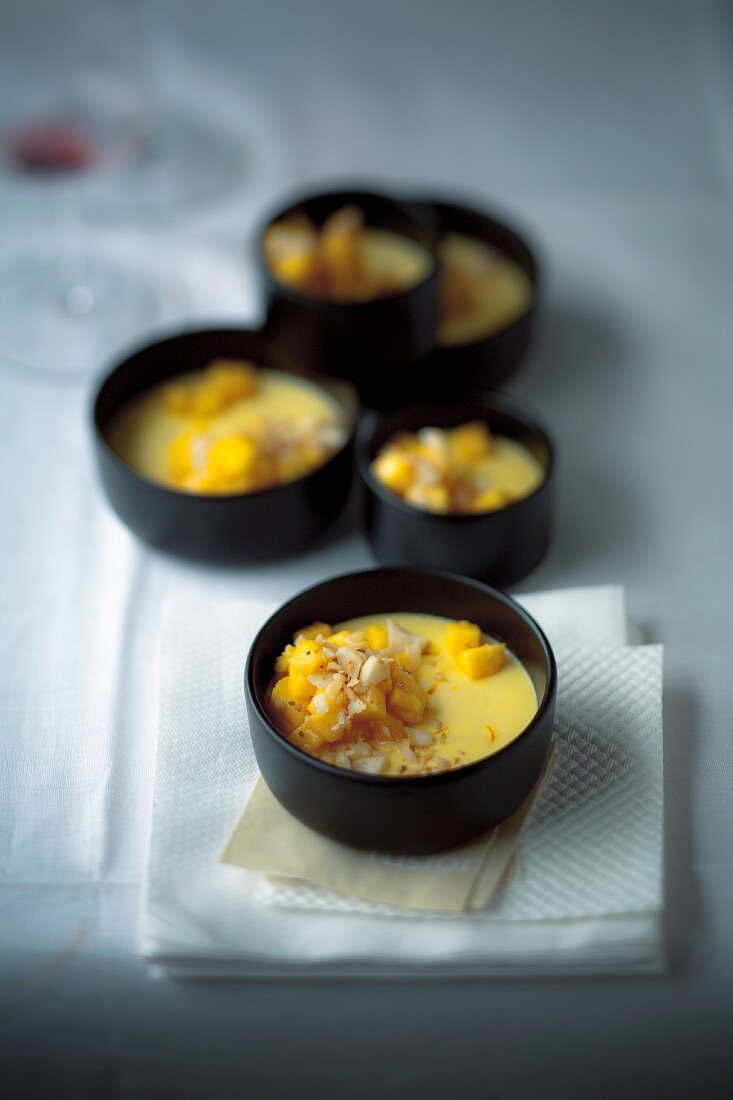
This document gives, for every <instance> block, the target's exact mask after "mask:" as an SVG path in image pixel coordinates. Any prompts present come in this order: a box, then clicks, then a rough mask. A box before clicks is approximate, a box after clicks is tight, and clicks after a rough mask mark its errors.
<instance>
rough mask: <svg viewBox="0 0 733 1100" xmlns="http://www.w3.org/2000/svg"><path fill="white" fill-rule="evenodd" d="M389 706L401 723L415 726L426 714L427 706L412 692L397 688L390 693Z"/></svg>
mask: <svg viewBox="0 0 733 1100" xmlns="http://www.w3.org/2000/svg"><path fill="white" fill-rule="evenodd" d="M389 705H390V707H391V708H392V710H393V711H394V712H395V714H396V715H397V716H398V718H400V720H401V721H403V722H407V723H408V725H415V724H417V723H418V722H419V721H420V720H421V719H422V716H423V714H424V713H425V704H424V703H423V702H422V700H420V699H418V697H417V696H416V695H413V694H412V692H409V691H405V689H404V688H401V687H395V688H393V689H392V691H391V692H390V696H389Z"/></svg>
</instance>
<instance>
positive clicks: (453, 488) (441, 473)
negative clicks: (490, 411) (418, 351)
mask: <svg viewBox="0 0 733 1100" xmlns="http://www.w3.org/2000/svg"><path fill="white" fill-rule="evenodd" d="M372 472H373V473H374V476H375V477H376V478H377V479H378V480H379V481H380V482H381V483H382V484H383V485H384V486H386V488H388V489H390V490H391V491H392V492H393V493H396V494H397V495H398V496H400V497H402V499H403V500H405V501H407V502H408V503H409V504H414V505H416V506H417V507H418V508H424V509H426V510H427V511H431V512H439V513H451V514H459V513H478V512H492V511H495V510H496V509H498V508H504V507H506V506H507V505H508V504H512V503H513V502H514V501H517V500H521V499H522V498H523V497H526V496H529V495H530V493H533V492H534V491H535V489H537V488H538V486H539V485H541V484H542V482H543V481H544V479H545V470H544V468H543V466H542V463H541V462H540V461H539V459H538V458H537V457H536V456H535V455H534V454H533V453H532V452H531V451H530V450H529V449H528V448H527V447H525V446H524V445H523V444H522V443H519V442H518V441H517V440H515V439H510V438H508V437H506V436H501V435H492V433H491V432H490V430H489V428H488V427H487V426H486V424H484V423H483V422H482V421H478V420H477V421H474V422H472V423H468V424H461V425H460V426H459V427H456V428H445V429H444V428H422V429H421V430H420V431H419V432H416V433H412V432H401V433H399V434H397V435H395V436H393V438H392V439H390V440H388V441H387V442H386V443H385V444H384V446H383V447H382V448H381V450H380V451H379V454H378V455H377V456H376V458H375V459H374V461H373V462H372Z"/></svg>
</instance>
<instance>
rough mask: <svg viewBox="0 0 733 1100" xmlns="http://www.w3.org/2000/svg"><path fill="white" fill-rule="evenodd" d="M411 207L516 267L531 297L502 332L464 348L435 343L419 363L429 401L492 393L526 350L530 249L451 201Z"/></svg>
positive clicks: (535, 271)
mask: <svg viewBox="0 0 733 1100" xmlns="http://www.w3.org/2000/svg"><path fill="white" fill-rule="evenodd" d="M411 209H412V210H413V211H414V213H415V214H416V215H418V216H419V215H420V214H421V213H422V215H423V217H424V218H425V219H426V220H429V219H432V224H434V225H435V227H436V229H437V232H438V233H439V234H443V233H462V234H465V235H466V236H467V237H476V238H477V239H478V240H481V241H484V242H485V243H486V244H490V245H492V246H493V247H494V248H496V249H498V250H499V251H500V252H503V253H505V254H506V255H507V256H509V258H510V259H512V260H514V262H515V263H517V264H518V265H519V267H521V269H522V270H523V271H524V272H525V274H526V275H527V276H528V277H529V279H530V282H531V283H532V286H533V289H534V293H533V295H532V301H531V303H530V305H529V308H528V309H527V310H526V311H525V312H524V313H523V314H522V315H521V316H520V317H518V318H517V319H516V320H515V321H512V322H511V323H510V324H508V325H506V326H505V327H504V328H501V329H499V330H498V331H497V332H493V333H491V334H489V335H488V336H484V337H482V338H481V339H479V340H475V341H472V342H471V343H468V344H456V345H453V346H450V347H449V346H441V345H439V344H436V345H435V347H434V348H433V350H432V352H431V354H430V356H429V357H428V358H427V359H426V361H425V364H424V366H425V378H426V383H427V389H426V390H424V391H423V392H424V393H426V394H427V395H428V397H429V398H430V397H431V395H434V396H435V397H436V398H438V397H439V398H441V399H445V398H447V397H451V396H458V395H461V394H465V393H466V392H467V391H469V390H472V389H474V390H475V389H478V390H481V389H495V388H496V387H498V386H500V385H502V383H504V382H506V380H507V379H508V378H511V376H512V375H514V374H515V373H516V372H517V370H518V368H519V367H520V366H521V364H522V362H523V361H524V359H525V357H526V355H527V352H528V350H529V346H530V342H531V338H532V332H533V328H534V324H535V318H536V314H537V297H538V293H539V283H540V272H539V266H538V262H537V258H536V254H535V251H534V250H533V248H532V247H531V246H530V244H529V243H528V241H527V240H526V238H525V237H524V236H521V235H520V234H519V232H517V230H515V229H513V228H511V226H509V225H507V223H506V222H504V221H500V220H499V219H498V218H496V217H493V216H492V215H490V214H488V213H482V212H481V211H480V210H477V209H475V208H473V207H470V206H463V205H461V204H458V203H455V202H440V201H434V202H432V201H431V202H428V201H424V202H416V203H415V204H414V205H413V206H412V207H411Z"/></svg>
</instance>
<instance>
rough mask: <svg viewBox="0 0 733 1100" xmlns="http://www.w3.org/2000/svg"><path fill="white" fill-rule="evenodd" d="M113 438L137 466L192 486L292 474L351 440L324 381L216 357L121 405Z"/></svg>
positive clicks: (243, 486)
mask: <svg viewBox="0 0 733 1100" xmlns="http://www.w3.org/2000/svg"><path fill="white" fill-rule="evenodd" d="M108 439H109V442H110V444H111V446H112V447H113V449H114V450H115V451H116V452H117V454H118V455H119V456H120V457H121V458H122V459H124V460H125V461H126V462H127V463H129V465H130V466H132V467H133V468H134V469H136V470H137V471H139V473H141V474H144V475H145V476H146V477H149V478H151V479H152V480H153V481H158V482H161V483H162V484H164V485H167V486H170V487H172V488H175V489H181V490H183V491H184V492H190V493H215V494H218V493H246V492H253V491H254V490H256V489H264V488H267V487H268V486H272V485H278V484H281V483H284V482H288V481H294V480H295V479H296V478H299V477H302V476H303V475H304V474H307V473H309V472H310V471H311V470H313V469H315V468H316V467H317V466H320V465H322V464H323V463H324V462H325V461H326V460H327V459H328V458H330V457H331V455H333V454H334V453H335V452H336V451H337V450H339V449H340V447H341V446H342V445H343V443H344V441H345V439H346V426H345V423H344V416H343V413H342V411H341V409H340V408H339V406H338V405H337V403H336V402H335V401H334V400H333V399H332V398H331V397H330V395H329V394H327V393H326V391H325V390H323V389H321V388H320V387H319V386H316V385H314V384H313V383H311V382H308V381H307V380H305V379H301V378H297V377H296V376H295V375H291V374H286V373H285V372H283V371H277V370H270V369H268V368H260V367H255V366H253V365H252V364H251V363H248V362H245V361H240V360H215V361H214V362H212V363H210V364H209V366H208V367H206V369H205V370H202V371H192V372H191V373H189V374H182V375H180V376H178V377H176V379H175V380H174V381H172V382H165V383H161V384H160V385H158V386H154V387H152V388H151V389H150V390H147V391H146V392H145V393H144V394H142V395H141V396H140V397H138V398H136V399H135V400H133V401H131V402H130V403H129V404H128V405H126V406H125V407H124V408H122V409H121V410H120V412H119V413H118V414H117V416H116V418H115V420H114V421H113V422H112V424H111V425H110V428H109V431H108Z"/></svg>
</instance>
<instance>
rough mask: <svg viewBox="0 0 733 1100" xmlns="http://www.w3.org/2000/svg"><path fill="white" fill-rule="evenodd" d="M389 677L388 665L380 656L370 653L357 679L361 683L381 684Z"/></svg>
mask: <svg viewBox="0 0 733 1100" xmlns="http://www.w3.org/2000/svg"><path fill="white" fill-rule="evenodd" d="M388 677H389V667H388V665H387V664H386V662H385V661H383V660H382V658H381V657H377V656H376V655H375V654H372V655H371V657H367V659H366V661H365V662H364V664H363V665H362V666H361V670H360V672H359V679H360V680H361V682H362V683H363V684H381V683H382V681H383V680H386V679H387V678H388Z"/></svg>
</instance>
